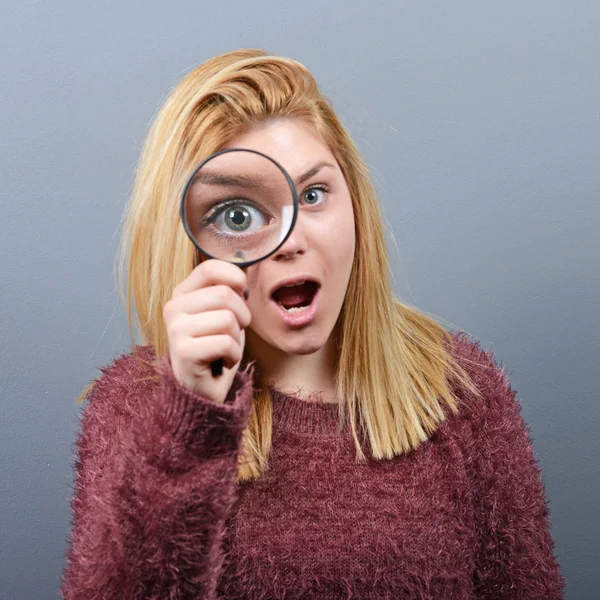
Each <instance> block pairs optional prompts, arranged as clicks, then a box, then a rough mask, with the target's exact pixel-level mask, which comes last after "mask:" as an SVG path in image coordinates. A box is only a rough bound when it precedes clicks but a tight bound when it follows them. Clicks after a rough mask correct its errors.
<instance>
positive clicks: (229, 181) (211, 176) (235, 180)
mask: <svg viewBox="0 0 600 600" xmlns="http://www.w3.org/2000/svg"><path fill="white" fill-rule="evenodd" d="M325 167H330V168H332V169H335V166H334V165H332V164H331V163H329V162H326V161H322V162H320V163H317V164H316V165H315V166H314V167H312V168H311V169H310V170H308V171H306V173H303V174H302V175H300V176H299V177H298V178H297V179H296V181H295V185H296V187H298V186H300V185H302V184H303V183H304V182H305V181H308V180H309V179H310V178H311V177H314V176H315V175H316V174H317V173H318V172H319V171H320V170H321V169H323V168H325ZM195 183H204V184H206V185H235V186H237V187H242V188H250V189H256V188H258V189H261V188H262V189H264V188H265V184H264V180H263V178H262V177H260V176H254V175H223V174H221V173H216V172H214V171H206V170H203V169H200V171H198V173H196V175H195V176H194V179H193V180H192V185H193V184H195Z"/></svg>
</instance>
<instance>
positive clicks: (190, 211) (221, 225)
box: [181, 148, 298, 377]
mask: <svg viewBox="0 0 600 600" xmlns="http://www.w3.org/2000/svg"><path fill="white" fill-rule="evenodd" d="M297 216H298V195H297V192H296V187H295V185H294V182H293V181H292V179H291V177H290V176H289V174H288V173H287V172H286V171H285V169H284V168H283V167H282V166H281V165H279V164H278V163H277V162H276V161H275V160H274V159H272V158H271V157H270V156H267V155H266V154H263V153H262V152H258V151H256V150H247V149H243V148H229V149H227V150H221V151H219V152H216V153H215V154H211V155H210V156H209V157H208V158H207V159H205V160H203V161H202V162H201V163H200V164H199V165H198V166H197V167H196V168H195V169H194V172H193V173H192V175H191V176H190V178H189V179H188V182H187V184H186V186H185V188H184V190H183V194H182V197H181V220H182V222H183V226H184V228H185V231H186V232H187V234H188V236H189V237H190V239H191V240H192V242H193V243H194V245H195V246H196V248H198V250H200V252H202V253H203V254H204V255H205V256H206V257H208V258H216V259H219V260H227V261H229V262H232V263H234V264H236V265H237V266H239V267H240V268H245V267H249V266H250V265H253V264H254V263H257V262H259V261H261V260H264V259H265V258H267V257H268V256H270V255H271V254H273V253H274V252H275V251H276V250H277V249H278V248H279V247H280V246H281V245H282V244H283V243H284V242H285V240H286V239H287V238H288V237H289V235H290V233H291V232H292V229H293V228H294V225H295V223H296V218H297ZM211 371H212V374H213V376H215V377H218V376H219V375H221V374H222V372H223V359H219V360H215V361H213V362H212V363H211Z"/></svg>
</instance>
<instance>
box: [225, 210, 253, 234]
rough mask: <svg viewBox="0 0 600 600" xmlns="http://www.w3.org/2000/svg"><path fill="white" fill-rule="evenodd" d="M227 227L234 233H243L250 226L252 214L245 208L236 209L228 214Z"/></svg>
mask: <svg viewBox="0 0 600 600" xmlns="http://www.w3.org/2000/svg"><path fill="white" fill-rule="evenodd" d="M225 220H226V222H227V225H228V226H229V227H230V228H231V229H233V230H234V231H242V230H243V229H246V228H247V227H248V226H249V224H250V213H249V212H248V211H247V210H244V209H243V208H234V209H232V210H230V211H228V212H227V218H226V219H225Z"/></svg>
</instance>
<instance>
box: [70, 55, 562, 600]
mask: <svg viewBox="0 0 600 600" xmlns="http://www.w3.org/2000/svg"><path fill="white" fill-rule="evenodd" d="M223 148H247V149H252V150H258V151H260V152H263V153H265V154H268V155H269V156H271V157H273V158H274V159H275V160H277V161H278V162H279V163H280V164H281V165H282V166H283V167H284V168H285V169H286V171H288V172H289V173H290V175H291V176H292V178H294V180H296V181H297V187H298V197H299V206H300V208H299V216H298V220H297V223H296V226H295V228H294V230H293V232H292V235H291V236H290V237H289V238H288V239H287V240H286V241H285V243H284V244H283V245H282V246H281V247H280V248H279V249H278V251H277V252H275V253H274V254H272V255H271V256H269V257H268V258H267V259H266V260H264V261H262V262H259V263H257V264H255V265H252V266H251V267H249V268H248V269H247V270H246V271H245V272H244V271H242V270H241V269H240V268H239V267H237V266H235V265H233V264H230V263H227V262H224V261H218V260H214V259H211V260H205V257H203V256H201V255H200V253H199V252H198V251H197V250H196V249H195V247H194V246H193V245H192V243H191V242H190V240H189V239H188V238H187V237H186V234H185V231H184V229H183V227H182V226H181V223H180V222H179V212H178V203H179V197H180V194H181V191H182V189H183V186H184V184H185V181H186V179H187V178H188V177H189V175H190V173H191V172H192V170H193V168H194V166H195V165H196V164H197V163H198V162H200V160H202V158H205V157H206V156H208V155H210V154H212V153H213V152H215V151H217V150H220V149H223ZM123 240H124V242H125V244H124V246H123V257H124V260H123V261H122V262H121V274H123V273H124V271H125V267H127V268H128V282H127V286H126V287H127V298H126V299H125V302H126V306H127V307H128V310H129V322H130V328H131V332H132V331H133V326H132V322H133V319H132V312H131V303H132V302H133V304H134V307H135V309H136V312H137V319H138V322H137V324H138V327H139V329H140V331H141V335H142V337H143V339H144V345H141V346H136V345H135V343H133V344H132V351H131V353H127V354H123V355H121V356H119V357H117V358H116V359H115V360H114V361H113V362H112V363H111V364H110V365H109V366H107V367H105V368H103V369H101V371H102V374H101V376H100V377H99V378H98V379H97V380H96V381H95V382H93V383H92V385H91V386H90V388H89V389H88V390H86V392H84V394H83V395H82V397H87V398H88V400H89V403H88V405H87V406H86V409H85V412H84V415H83V419H82V427H81V432H80V435H79V438H78V440H77V450H78V454H77V461H76V469H77V471H76V478H75V494H74V497H73V500H72V508H73V513H74V518H73V531H72V536H71V540H70V548H69V550H68V553H67V565H66V568H65V572H64V574H63V580H62V584H61V592H62V595H63V597H64V598H66V599H75V598H77V599H85V600H92V599H100V598H102V599H104V600H106V599H113V598H115V599H116V598H119V599H125V598H136V599H137V598H140V599H141V598H156V599H158V598H171V599H175V598H177V599H183V598H432V599H436V600H440V599H444V598H447V599H452V600H457V599H462V598H464V599H466V598H478V599H483V598H485V599H490V600H491V599H494V600H502V599H508V598H515V599H516V598H519V599H525V598H527V599H533V598H540V599H541V598H544V600H548V599H551V598H552V599H555V598H561V597H562V590H563V586H564V580H563V577H562V575H561V573H560V568H559V566H558V564H557V561H556V559H555V557H554V554H553V546H554V542H553V540H552V538H551V536H550V533H549V522H548V509H547V504H546V499H545V491H544V487H543V483H542V479H541V472H540V470H539V467H538V465H537V463H536V459H535V457H534V454H533V450H532V445H531V442H530V440H529V437H528V431H527V426H526V425H525V423H524V421H523V419H522V417H521V414H520V406H519V403H518V401H517V400H516V398H515V392H514V391H512V390H511V387H510V383H509V381H508V379H507V376H506V373H505V371H504V369H503V368H501V367H499V366H498V365H497V364H496V363H495V361H494V358H493V356H492V355H491V353H490V352H486V351H484V350H482V349H481V348H480V346H479V344H478V343H477V342H475V341H471V340H469V338H468V337H467V335H466V334H465V333H464V332H459V333H449V332H448V331H446V330H445V329H444V328H443V327H442V326H441V325H439V324H438V323H437V322H435V321H434V320H433V319H431V318H429V317H427V316H426V315H424V314H423V313H421V312H420V311H418V310H417V309H415V308H412V307H409V306H407V305H406V304H403V303H402V302H400V301H399V300H397V299H395V298H394V297H393V293H392V290H391V286H390V280H389V273H388V261H387V255H386V250H385V244H384V236H383V228H382V219H381V215H380V209H379V206H378V203H377V199H376V196H375V193H374V190H373V187H372V185H371V182H370V179H369V175H368V172H367V170H366V168H365V165H364V163H363V161H362V160H361V158H360V155H359V153H358V151H357V149H356V147H355V145H354V144H353V142H352V141H351V139H350V137H349V136H348V134H347V132H346V131H345V129H344V128H343V126H342V125H341V123H340V121H339V120H338V118H337V117H336V115H335V113H334V112H333V110H332V108H331V106H330V105H329V103H328V102H327V100H326V99H325V98H324V97H323V96H322V95H321V94H320V93H319V90H318V88H317V86H316V84H315V81H314V79H313V78H312V76H311V75H310V73H309V72H308V71H307V70H306V69H305V68H304V67H303V66H302V65H301V64H299V63H297V62H295V61H293V60H289V59H285V58H281V57H275V56H269V55H268V54H266V53H264V52H263V51H258V50H244V51H238V52H231V53H228V54H225V55H222V56H219V57H217V58H214V59H212V60H209V61H208V62H206V63H205V64H203V65H201V66H200V67H198V68H197V69H196V70H194V71H193V72H191V73H190V74H189V75H188V76H186V77H185V78H184V79H183V81H181V83H179V85H178V86H177V87H176V88H175V89H174V90H173V92H172V93H171V95H170V97H169V98H168V99H167V100H166V102H165V104H164V106H163V107H162V109H161V111H160V112H159V114H158V115H157V117H156V120H155V122H154V124H153V126H152V128H151V130H150V132H149V135H148V139H147V140H146V143H145V146H144V149H143V152H142V156H141V160H140V165H139V169H138V172H137V179H136V183H135V187H134V191H133V196H132V200H131V203H130V206H129V208H128V215H127V221H126V224H125V227H124V232H123ZM123 281H124V278H123V277H122V279H121V282H122V283H123ZM292 284H295V285H294V286H292V287H286V286H290V285H292ZM303 306H306V308H304V307H303ZM290 311H291V312H290ZM132 340H133V333H132ZM218 358H223V359H224V365H225V369H224V372H223V375H221V376H220V377H219V378H215V377H213V376H212V375H211V368H210V364H211V362H212V361H214V360H216V359H218Z"/></svg>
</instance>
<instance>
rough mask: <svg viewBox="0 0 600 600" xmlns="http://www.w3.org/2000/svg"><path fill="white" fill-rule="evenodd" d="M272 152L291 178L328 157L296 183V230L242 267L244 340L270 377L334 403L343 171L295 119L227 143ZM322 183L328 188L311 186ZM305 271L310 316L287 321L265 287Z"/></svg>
mask: <svg viewBox="0 0 600 600" xmlns="http://www.w3.org/2000/svg"><path fill="white" fill-rule="evenodd" d="M228 147H230V148H247V149H251V150H258V151H259V152H263V153H265V154H267V155H269V156H271V157H272V158H274V159H275V160H276V161H277V162H278V163H279V164H280V165H281V166H282V167H283V168H284V169H285V170H286V171H287V172H288V173H289V174H290V176H291V177H292V179H293V180H294V181H296V179H297V178H298V177H299V176H300V175H302V174H304V173H306V172H308V171H310V170H311V169H312V168H313V167H314V166H315V165H317V164H319V163H322V162H324V163H328V164H329V165H331V166H323V167H322V168H321V169H320V170H319V172H318V173H317V174H315V175H314V176H312V177H311V178H310V179H308V180H307V181H305V182H303V183H302V184H301V185H300V186H299V187H297V192H298V199H299V203H300V208H299V212H298V219H297V222H296V225H295V227H294V230H293V232H292V234H291V235H290V237H289V238H288V239H287V240H286V241H285V243H284V244H283V245H282V246H281V247H280V248H279V249H278V250H277V252H275V253H274V254H272V255H271V256H269V257H268V258H266V259H265V260H263V261H260V262H258V263H256V264H254V265H252V266H250V267H248V268H247V270H246V276H247V283H248V288H249V289H250V296H249V299H248V301H247V304H248V307H249V309H250V312H251V314H252V321H251V324H250V326H249V328H248V329H247V330H246V344H247V345H248V347H249V349H250V350H251V351H252V353H253V355H254V356H255V357H256V359H257V362H258V364H259V366H260V368H261V371H262V372H263V373H264V374H265V375H266V377H267V379H268V380H270V382H271V384H273V385H274V386H275V387H277V388H278V389H280V390H281V391H283V392H285V393H290V394H299V393H300V394H301V395H303V396H311V397H312V396H315V395H316V396H318V397H320V399H322V400H323V401H325V402H336V401H338V400H339V399H338V398H336V397H335V380H334V376H335V368H336V361H337V350H336V337H337V335H336V334H337V332H336V331H334V329H335V325H336V321H337V319H338V316H339V314H340V310H341V307H342V304H343V301H344V297H345V295H346V290H347V287H348V281H349V278H350V273H351V270H352V263H353V259H354V249H355V242H356V239H355V230H354V213H353V209H352V202H351V197H350V191H349V189H348V186H347V184H346V180H345V178H344V176H343V174H342V171H341V169H340V167H339V165H338V163H337V161H336V160H335V158H334V156H333V154H332V153H331V151H330V150H329V148H328V146H327V145H326V144H325V142H324V141H323V139H322V138H321V137H320V135H319V134H318V133H317V132H316V131H315V130H314V129H313V128H312V127H311V126H310V124H308V123H307V122H305V121H303V120H300V119H278V120H275V121H271V122H268V123H265V124H262V125H260V126H256V127H254V128H252V129H251V130H249V131H247V132H246V133H244V134H243V135H240V136H238V137H237V138H235V139H234V140H232V142H231V143H230V144H229V146H228ZM315 185H322V186H326V187H327V191H322V190H314V189H313V190H310V187H311V186H315ZM299 274H309V275H312V276H314V277H316V278H317V279H318V281H320V282H321V298H320V303H319V307H318V311H317V314H316V317H315V319H314V320H313V321H312V322H311V323H310V324H309V325H306V326H303V327H300V328H293V327H290V326H288V325H286V324H285V323H284V322H283V320H282V319H281V317H280V316H279V314H278V312H277V309H276V307H275V306H274V305H273V303H272V302H271V300H270V295H269V291H270V290H271V288H272V287H273V286H274V285H276V284H277V283H279V282H280V281H281V280H282V279H284V278H287V277H290V276H294V275H299Z"/></svg>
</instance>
